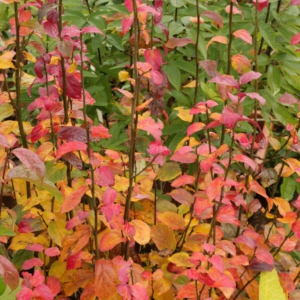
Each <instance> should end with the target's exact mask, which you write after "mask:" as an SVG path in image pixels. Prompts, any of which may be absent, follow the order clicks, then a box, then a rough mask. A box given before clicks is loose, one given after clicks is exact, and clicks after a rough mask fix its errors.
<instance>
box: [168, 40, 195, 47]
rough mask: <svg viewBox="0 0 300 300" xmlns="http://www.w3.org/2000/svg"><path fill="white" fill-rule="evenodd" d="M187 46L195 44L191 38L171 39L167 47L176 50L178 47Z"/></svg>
mask: <svg viewBox="0 0 300 300" xmlns="http://www.w3.org/2000/svg"><path fill="white" fill-rule="evenodd" d="M187 44H194V42H193V41H192V40H191V39H189V38H171V39H169V40H168V41H167V43H166V45H165V46H166V47H168V48H170V49H174V48H176V47H184V46H186V45H187Z"/></svg>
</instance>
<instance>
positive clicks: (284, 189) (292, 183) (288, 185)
mask: <svg viewBox="0 0 300 300" xmlns="http://www.w3.org/2000/svg"><path fill="white" fill-rule="evenodd" d="M295 190H296V180H295V178H293V177H285V178H283V182H282V184H281V186H280V193H281V197H282V198H283V199H286V200H288V201H290V200H292V199H293V197H294V193H295Z"/></svg>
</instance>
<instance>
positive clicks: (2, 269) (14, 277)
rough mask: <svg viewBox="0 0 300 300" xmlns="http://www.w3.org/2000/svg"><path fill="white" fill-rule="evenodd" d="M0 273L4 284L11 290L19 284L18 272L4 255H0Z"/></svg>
mask: <svg viewBox="0 0 300 300" xmlns="http://www.w3.org/2000/svg"><path fill="white" fill-rule="evenodd" d="M0 275H1V276H2V278H3V281H4V282H5V284H7V285H8V286H9V287H10V289H11V290H12V291H13V290H15V289H16V288H17V287H18V285H19V272H18V271H17V269H16V267H15V266H14V265H13V263H12V262H10V261H9V260H8V259H7V258H6V257H4V256H3V255H0Z"/></svg>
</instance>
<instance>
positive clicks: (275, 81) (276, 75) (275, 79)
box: [267, 65, 281, 95]
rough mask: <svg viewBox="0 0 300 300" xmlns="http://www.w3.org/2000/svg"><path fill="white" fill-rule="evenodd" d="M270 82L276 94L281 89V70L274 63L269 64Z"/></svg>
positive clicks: (268, 74) (268, 75)
mask: <svg viewBox="0 0 300 300" xmlns="http://www.w3.org/2000/svg"><path fill="white" fill-rule="evenodd" d="M267 79H268V84H269V87H270V89H271V91H272V92H273V94H274V95H276V94H277V93H279V91H280V83H281V72H280V71H279V69H278V68H277V67H275V66H273V65H269V68H268V73H267Z"/></svg>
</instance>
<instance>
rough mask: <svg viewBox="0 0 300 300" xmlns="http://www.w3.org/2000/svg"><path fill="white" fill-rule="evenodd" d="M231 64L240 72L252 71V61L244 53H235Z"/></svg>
mask: <svg viewBox="0 0 300 300" xmlns="http://www.w3.org/2000/svg"><path fill="white" fill-rule="evenodd" d="M231 64H232V67H233V68H234V69H235V70H236V71H237V72H238V73H239V74H245V73H247V72H249V71H251V62H250V60H249V59H248V58H247V57H246V56H244V55H241V54H234V55H233V56H232V58H231Z"/></svg>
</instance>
